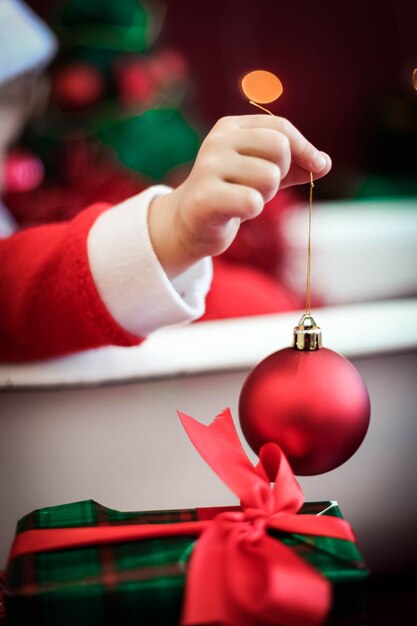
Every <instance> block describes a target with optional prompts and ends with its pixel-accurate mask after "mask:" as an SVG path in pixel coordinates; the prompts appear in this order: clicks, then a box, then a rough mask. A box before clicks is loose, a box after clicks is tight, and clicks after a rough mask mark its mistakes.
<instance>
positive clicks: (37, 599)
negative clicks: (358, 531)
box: [5, 500, 368, 626]
mask: <svg viewBox="0 0 417 626" xmlns="http://www.w3.org/2000/svg"><path fill="white" fill-rule="evenodd" d="M230 508H231V509H233V508H234V509H235V508H236V507H230ZM199 510H200V511H204V509H187V510H176V511H148V512H129V513H122V512H120V511H116V510H113V509H109V508H106V507H104V506H102V505H100V504H98V503H96V502H94V501H92V500H86V501H83V502H75V503H72V504H64V505H61V506H54V507H48V508H44V509H39V510H37V511H34V512H33V513H30V514H29V515H27V516H25V517H23V518H22V519H21V520H20V521H19V523H18V525H17V533H21V532H24V531H26V530H31V529H38V528H43V529H45V528H70V527H80V526H101V525H126V524H161V523H162V524H170V523H175V522H189V521H195V520H198V519H200V517H199V513H198V511H199ZM221 510H223V511H224V510H229V509H228V508H227V507H223V508H221V509H218V510H217V511H218V512H220V511H221ZM303 513H310V514H324V515H333V516H336V517H342V515H341V513H340V510H339V508H338V507H337V505H336V504H335V503H331V502H315V503H306V504H305V505H304V506H303V507H302V509H301V511H300V514H301V515H302V514H303ZM271 534H272V535H273V536H276V538H277V541H282V542H284V543H285V544H287V545H290V546H292V548H293V550H295V551H296V552H297V554H299V556H301V557H302V558H303V559H304V560H305V561H307V562H308V563H310V564H311V565H312V566H313V567H315V568H316V569H318V570H320V572H322V574H323V575H324V576H326V577H327V578H328V579H329V580H330V581H331V582H332V587H333V605H332V610H331V614H330V615H329V618H328V620H327V622H326V623H327V624H329V625H330V624H331V625H332V626H333V625H335V626H336V625H338V626H353V625H355V626H359V625H363V624H364V623H365V621H364V620H365V608H366V598H365V591H366V578H367V574H368V572H367V570H366V568H365V565H364V563H363V560H362V557H361V555H360V553H359V551H358V549H357V547H356V545H355V544H354V543H352V542H348V541H344V540H340V539H330V538H327V537H314V538H313V537H308V536H305V535H295V534H291V535H290V534H284V533H278V532H273V531H271ZM195 541H198V539H196V538H195V537H163V538H158V539H146V540H140V541H135V542H129V543H118V544H113V545H104V546H91V547H89V548H83V549H73V550H61V551H56V552H45V553H43V554H30V555H25V556H20V557H17V558H15V559H14V560H13V561H12V562H11V563H10V564H9V567H8V571H7V583H6V593H5V597H6V610H7V617H8V624H10V626H17V625H19V626H22V625H26V624H27V625H31V626H33V625H35V624H36V625H37V624H39V625H42V626H114V625H118V626H119V625H121V626H175V625H177V624H178V622H179V619H180V613H181V605H182V599H183V593H184V586H185V584H186V573H187V563H188V560H189V558H190V555H191V553H192V550H193V546H194V543H195ZM300 601H302V590H301V592H300Z"/></svg>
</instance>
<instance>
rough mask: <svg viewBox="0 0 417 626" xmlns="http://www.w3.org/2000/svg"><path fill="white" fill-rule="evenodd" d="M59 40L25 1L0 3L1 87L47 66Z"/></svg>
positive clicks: (17, 0) (14, 0) (13, 0)
mask: <svg viewBox="0 0 417 626" xmlns="http://www.w3.org/2000/svg"><path fill="white" fill-rule="evenodd" d="M56 49H57V40H56V38H55V36H54V34H53V33H52V32H51V31H50V30H49V28H48V27H47V26H46V24H45V23H44V22H42V20H41V19H40V18H39V17H38V16H37V15H35V13H33V11H31V9H29V7H27V6H26V5H25V4H24V3H23V2H22V1H21V0H0V86H1V85H2V84H3V83H6V82H8V81H10V80H13V79H14V78H18V77H19V76H22V75H24V74H26V73H27V72H31V71H33V70H36V69H42V68H43V67H45V66H46V65H47V64H48V63H49V61H50V60H51V59H52V57H53V56H54V54H55V51H56Z"/></svg>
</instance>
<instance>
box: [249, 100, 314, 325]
mask: <svg viewBox="0 0 417 626" xmlns="http://www.w3.org/2000/svg"><path fill="white" fill-rule="evenodd" d="M249 104H252V105H253V106H254V107H258V109H262V111H265V113H268V114H269V115H272V116H273V115H274V114H273V113H271V111H269V110H268V109H266V108H265V107H263V106H261V105H260V104H258V103H257V102H254V101H253V100H249ZM313 188H314V183H313V173H312V172H310V198H309V203H308V245H307V284H306V314H307V315H311V217H312V213H313Z"/></svg>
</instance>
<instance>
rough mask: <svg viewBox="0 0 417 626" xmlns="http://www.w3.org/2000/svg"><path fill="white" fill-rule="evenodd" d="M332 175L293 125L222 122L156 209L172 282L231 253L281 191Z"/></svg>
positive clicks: (262, 120)
mask: <svg viewBox="0 0 417 626" xmlns="http://www.w3.org/2000/svg"><path fill="white" fill-rule="evenodd" d="M330 168H331V161H330V157H329V156H328V155H327V154H325V153H324V152H319V151H318V150H317V149H316V148H315V147H314V146H313V145H312V144H311V143H309V142H308V141H307V139H305V137H303V135H302V134H301V133H300V132H299V131H298V130H297V129H296V128H295V127H294V126H293V125H292V124H291V123H290V122H289V121H288V120H285V119H283V118H280V117H275V116H270V115H244V116H237V117H225V118H222V119H221V120H219V121H218V122H217V124H215V126H214V127H213V129H212V130H211V131H210V133H209V134H208V135H207V137H206V139H205V140H204V142H203V144H202V146H201V148H200V151H199V153H198V155H197V158H196V161H195V164H194V167H193V169H192V171H191V173H190V175H189V177H188V178H187V179H186V180H185V182H184V183H183V184H182V185H180V187H178V188H177V189H176V190H175V191H173V192H172V193H170V194H168V195H166V196H160V197H158V198H155V200H154V201H153V203H152V205H151V207H150V212H149V229H150V235H151V240H152V243H153V246H154V249H155V252H156V254H157V256H158V258H159V260H160V262H161V264H162V265H163V267H164V268H165V271H166V272H167V274H168V276H170V277H171V278H172V277H174V276H175V275H177V274H179V273H181V272H182V271H184V270H185V269H187V268H188V267H190V266H191V265H192V264H193V263H195V262H197V261H198V260H199V259H201V258H203V257H205V256H215V255H217V254H220V253H221V252H223V251H224V250H226V249H227V248H228V247H229V246H230V244H231V243H232V241H233V240H234V238H235V236H236V233H237V231H238V230H239V226H240V224H241V223H242V222H243V221H245V220H248V219H253V218H254V217H256V216H257V215H259V214H260V213H261V211H262V209H263V207H264V204H265V202H267V201H268V200H271V198H273V197H274V196H275V194H276V193H277V191H278V189H279V188H283V187H288V186H290V185H299V184H302V183H306V182H308V181H309V179H310V172H312V173H313V176H314V178H315V179H316V178H321V177H322V176H324V175H325V174H327V173H328V172H329V170H330Z"/></svg>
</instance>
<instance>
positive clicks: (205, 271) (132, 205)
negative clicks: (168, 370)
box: [87, 185, 212, 336]
mask: <svg viewBox="0 0 417 626" xmlns="http://www.w3.org/2000/svg"><path fill="white" fill-rule="evenodd" d="M170 191H171V189H170V188H169V187H165V186H163V185H158V186H155V187H150V188H149V189H147V190H146V191H143V192H142V193H140V194H138V195H137V196H134V197H133V198H129V199H128V200H126V201H125V202H122V203H121V204H118V205H116V206H115V207H113V208H111V209H109V210H108V211H105V212H104V213H102V214H101V215H100V216H99V217H98V218H97V220H96V221H95V222H94V224H93V226H92V227H91V229H90V232H89V235H88V241H87V247H88V256H89V261H90V268H91V272H92V274H93V278H94V281H95V284H96V286H97V289H98V292H99V294H100V296H101V298H102V300H103V302H104V304H105V305H106V307H107V309H108V310H109V312H110V314H111V315H112V316H113V318H114V319H115V320H116V321H117V322H118V324H120V326H122V327H123V328H125V329H126V330H127V331H129V332H131V333H133V334H135V335H138V336H146V335H148V334H149V333H151V332H152V331H154V330H157V329H158V328H161V327H163V326H168V325H172V324H181V323H184V322H189V321H192V320H194V319H197V318H198V317H200V316H201V315H202V314H203V313H204V310H205V298H206V295H207V292H208V290H209V288H210V284H211V279H212V262H211V259H210V258H206V259H203V260H202V261H199V262H198V263H196V264H195V265H194V266H192V267H191V268H190V269H188V270H187V271H186V272H184V273H183V274H181V275H180V276H177V278H175V279H174V280H173V281H172V282H171V281H170V280H169V278H168V277H167V275H166V273H165V271H164V270H163V268H162V266H161V264H160V263H159V261H158V258H157V256H156V254H155V252H154V249H153V247H152V243H151V240H150V237H149V231H148V208H149V205H150V203H151V201H152V200H153V198H155V197H156V196H158V195H162V194H167V193H170Z"/></svg>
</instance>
